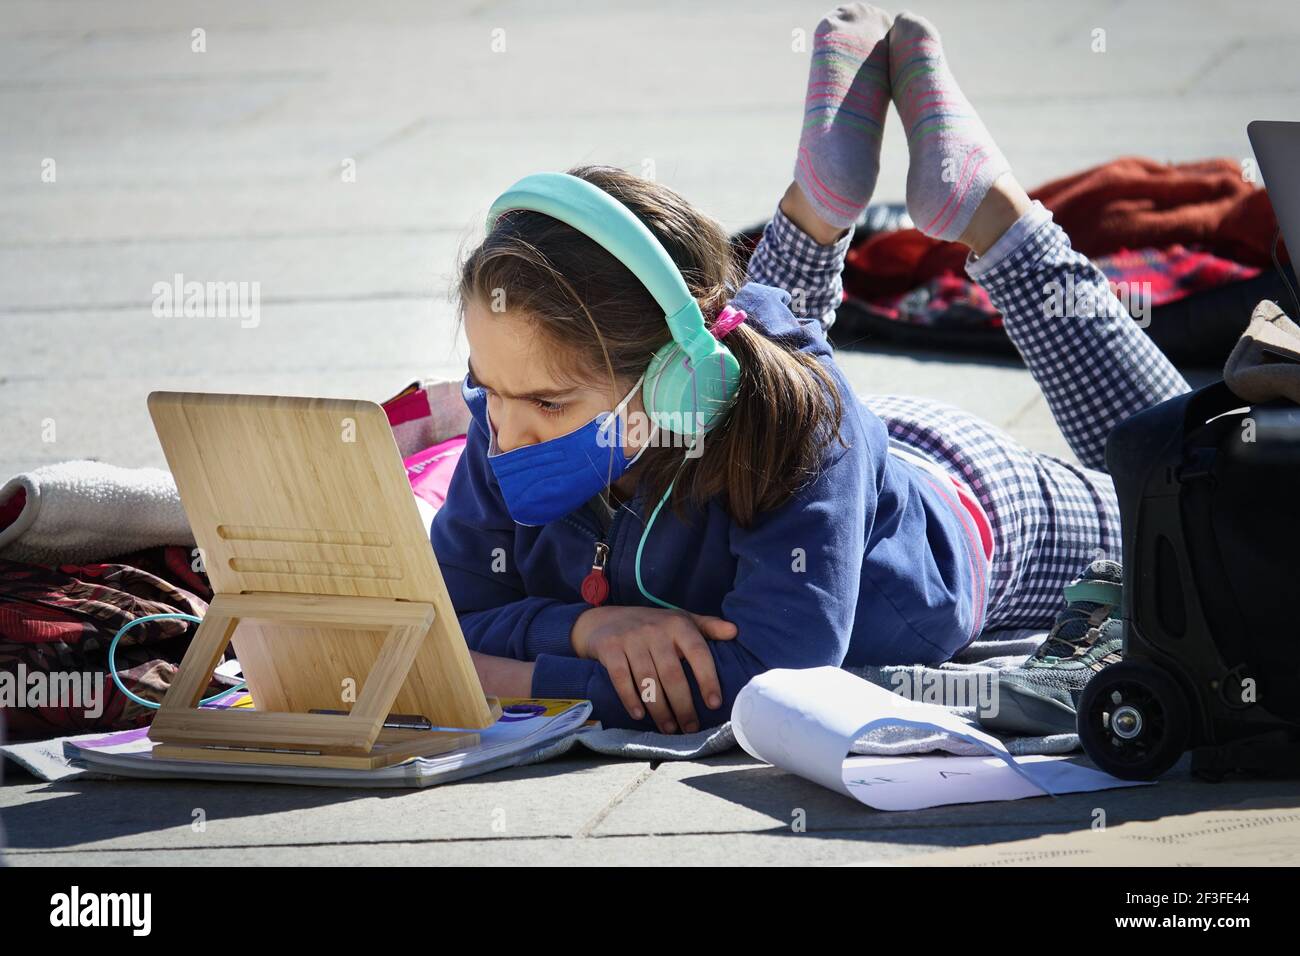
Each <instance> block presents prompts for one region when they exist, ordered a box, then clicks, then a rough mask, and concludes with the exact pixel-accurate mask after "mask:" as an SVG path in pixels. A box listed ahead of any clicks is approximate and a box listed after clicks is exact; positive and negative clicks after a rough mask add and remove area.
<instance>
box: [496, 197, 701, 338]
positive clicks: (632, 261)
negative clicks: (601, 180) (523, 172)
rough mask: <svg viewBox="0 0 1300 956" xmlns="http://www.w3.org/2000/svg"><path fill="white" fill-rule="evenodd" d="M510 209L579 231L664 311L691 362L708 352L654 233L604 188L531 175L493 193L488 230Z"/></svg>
mask: <svg viewBox="0 0 1300 956" xmlns="http://www.w3.org/2000/svg"><path fill="white" fill-rule="evenodd" d="M511 209H528V210H532V211H533V212H540V213H544V214H546V215H548V216H550V217H551V218H552V219H558V220H559V221H560V222H563V223H566V224H567V225H570V226H572V227H573V228H574V229H576V230H578V231H579V232H580V233H582V234H583V235H585V236H587V237H588V238H589V239H591V240H593V241H594V242H596V243H597V244H598V245H600V246H601V247H603V248H604V249H605V250H607V251H608V252H609V253H610V255H612V256H614V258H616V259H618V260H619V262H621V263H623V265H625V266H627V268H628V269H629V270H630V271H631V272H632V274H633V275H635V276H636V277H637V279H639V280H640V282H641V284H642V285H643V286H645V287H646V290H647V291H648V292H649V293H650V294H651V295H652V296H654V300H655V301H656V302H657V303H659V307H660V308H661V309H663V310H664V321H666V322H667V323H668V330H669V331H670V332H671V333H672V336H673V339H674V340H675V341H676V342H677V343H678V344H679V345H680V346H681V347H682V350H683V351H684V352H686V354H687V355H688V356H690V358H691V359H692V360H698V359H703V358H705V357H706V356H708V355H709V354H710V352H711V351H712V345H711V343H710V342H709V341H708V339H709V338H711V337H710V336H708V332H707V329H706V328H705V326H704V315H703V314H702V313H701V312H700V306H699V303H698V302H696V301H695V297H694V296H693V295H691V291H690V289H688V288H687V287H686V281H685V280H684V279H683V278H682V274H681V272H680V271H679V270H678V268H677V264H676V263H675V262H673V260H672V256H670V255H668V252H667V250H666V249H664V247H663V244H662V243H661V242H660V241H659V240H658V239H657V238H656V237H655V234H654V233H653V232H651V231H650V230H649V229H647V228H646V225H645V223H643V222H642V221H641V220H640V219H638V218H637V217H636V216H635V215H634V214H633V213H632V211H631V210H630V209H628V208H627V207H626V206H625V205H623V204H622V203H621V202H619V201H618V200H617V199H615V198H614V197H613V196H611V195H610V194H609V193H607V192H605V190H603V189H601V188H600V187H599V186H596V185H595V184H593V183H589V182H587V181H586V180H585V179H579V178H578V177H577V176H571V175H569V174H568V173H533V174H531V175H529V176H525V177H524V178H523V179H521V180H519V181H518V182H517V183H515V184H514V185H513V186H511V187H510V188H509V189H507V190H506V191H505V192H504V193H502V194H501V195H500V196H498V197H497V200H496V202H494V203H493V204H492V208H491V210H490V211H489V212H488V219H487V228H488V230H489V231H491V229H492V227H493V226H494V225H496V221H497V219H499V218H500V217H501V215H502V214H503V213H505V212H507V211H509V210H511Z"/></svg>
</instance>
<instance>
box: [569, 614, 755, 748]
mask: <svg viewBox="0 0 1300 956" xmlns="http://www.w3.org/2000/svg"><path fill="white" fill-rule="evenodd" d="M735 636H736V625H734V624H732V623H731V622H730V621H724V620H723V619H722V618H720V617H710V616H708V615H705V614H690V613H688V612H686V611H674V610H670V609H668V608H657V607H617V606H614V605H603V606H601V607H593V608H589V609H588V610H586V611H583V612H582V613H581V614H579V615H578V619H577V620H576V621H575V622H574V625H573V630H572V632H570V635H569V640H570V642H571V643H572V645H573V650H574V653H576V654H577V655H578V656H579V657H585V658H588V659H590V660H597V661H600V663H601V664H603V665H604V667H605V670H606V671H608V672H609V677H610V680H612V681H613V682H614V688H615V689H616V690H617V691H618V696H619V699H620V700H622V702H623V706H624V707H625V708H627V712H628V713H629V714H631V715H632V717H633V718H635V719H637V720H640V719H641V718H642V717H644V716H645V710H646V709H647V708H648V709H649V711H650V716H651V717H652V718H653V719H654V722H655V724H656V725H657V726H658V727H659V730H660V732H661V733H665V734H672V733H676V732H677V728H678V727H681V728H682V729H683V730H684V731H686V732H687V733H694V732H695V731H697V730H699V729H700V722H699V719H698V718H697V717H696V715H695V704H694V702H693V701H692V700H691V685H690V684H689V683H688V682H687V680H686V673H685V671H683V670H682V658H685V659H686V660H687V661H688V662H689V663H690V665H691V670H692V671H693V672H694V674H695V681H696V683H697V684H699V687H700V694H701V695H702V696H703V697H704V700H705V701H706V702H707V703H708V705H709V706H710V707H712V708H717V707H721V706H722V688H721V686H720V685H719V684H718V672H717V669H716V668H715V667H714V666H713V655H712V654H710V653H709V646H708V644H707V643H706V640H714V641H729V640H732V639H733V638H734V637H735ZM647 680H649V681H652V683H651V685H650V688H649V689H650V691H651V693H650V694H649V697H650V699H649V700H647V701H646V702H645V708H643V707H642V700H641V694H640V688H641V687H642V686H644V682H645V681H647Z"/></svg>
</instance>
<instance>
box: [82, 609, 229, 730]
mask: <svg viewBox="0 0 1300 956" xmlns="http://www.w3.org/2000/svg"><path fill="white" fill-rule="evenodd" d="M162 620H182V621H189V622H190V623H191V624H202V623H203V618H201V617H195V616H194V615H193V614H146V615H145V616H144V617H137V618H136V619H135V620H134V621H128V622H127V623H126V624H123V625H122V626H121V627H119V628H118V629H117V633H116V634H114V635H113V640H111V641H110V642H109V644H108V672H109V673H110V674H111V675H113V683H114V684H116V685H117V689H118V690H120V691H121V692H122V693H123V694H125V695H126V696H127V697H128V698H130V699H131V700H133V701H135V702H136V703H137V704H139V705H140V706H141V707H148V708H150V709H151V710H157V709H158V708H160V707H162V704H155V703H154V702H153V701H151V700H145V699H144V698H143V697H140V696H137V695H136V694H133V693H131V692H130V691H129V690H127V689H126V685H125V684H123V683H122V678H120V677H118V676H117V665H116V664H115V663H114V661H115V659H116V656H117V642H118V641H120V640H121V639H122V635H123V634H125V633H126V632H127V631H129V630H131V628H133V627H135V626H136V625H137V624H144V623H145V622H146V621H162ZM247 686H248V681H244V682H243V683H241V684H240V685H239V686H237V687H231V688H230V689H229V690H223V691H222V692H221V693H219V694H213V695H212V696H211V697H205V698H204V699H203V700H201V701H199V704H209V703H211V702H212V701H214V700H218V699H219V698H222V697H225V696H226V695H227V694H230V693H233V692H234V691H237V690H243V689H244V688H245V687H247Z"/></svg>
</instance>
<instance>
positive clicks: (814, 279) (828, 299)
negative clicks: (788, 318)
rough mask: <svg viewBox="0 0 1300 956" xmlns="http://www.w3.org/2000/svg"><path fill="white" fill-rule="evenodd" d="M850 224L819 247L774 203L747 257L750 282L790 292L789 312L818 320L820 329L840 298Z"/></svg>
mask: <svg viewBox="0 0 1300 956" xmlns="http://www.w3.org/2000/svg"><path fill="white" fill-rule="evenodd" d="M853 231H854V228H853V227H852V226H850V227H849V231H848V232H847V233H845V235H844V236H843V238H841V239H840V240H839V241H838V242H836V243H835V244H834V245H833V246H819V245H818V244H817V242H816V240H815V239H813V238H812V236H810V235H808V234H807V233H806V232H804V231H803V230H802V229H800V228H799V227H798V226H796V225H795V224H794V223H793V222H791V221H790V220H789V218H787V217H786V215H785V213H783V212H781V207H780V206H777V209H776V214H775V215H774V216H773V217H772V221H771V222H769V223H768V224H767V227H766V228H765V229H764V230H763V238H762V239H761V240H759V243H758V245H757V246H756V247H755V248H754V254H753V255H752V256H750V258H749V267H748V270H747V274H748V278H749V280H750V281H751V282H761V283H762V284H763V285H770V286H773V287H774V288H777V289H784V290H785V291H786V292H788V293H790V311H791V312H793V313H794V314H795V315H797V316H800V317H801V318H802V317H808V316H811V317H813V318H816V319H818V320H819V321H820V322H821V324H822V328H823V329H829V328H830V327H831V325H833V324H834V322H835V310H836V309H837V308H838V307H839V304H840V300H841V299H842V298H843V297H844V285H843V283H842V281H841V280H840V273H842V272H843V271H844V257H845V256H846V255H848V251H849V244H850V243H851V242H852V241H853Z"/></svg>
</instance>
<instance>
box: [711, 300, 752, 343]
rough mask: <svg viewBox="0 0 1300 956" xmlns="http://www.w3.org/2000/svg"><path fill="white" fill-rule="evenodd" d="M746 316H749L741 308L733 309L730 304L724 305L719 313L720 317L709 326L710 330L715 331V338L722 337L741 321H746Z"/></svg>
mask: <svg viewBox="0 0 1300 956" xmlns="http://www.w3.org/2000/svg"><path fill="white" fill-rule="evenodd" d="M746 318H747V316H746V315H745V313H744V312H743V311H741V310H740V309H733V308H732V307H731V306H729V305H724V306H723V307H722V311H721V312H719V313H718V317H717V318H716V319H714V320H713V325H711V326H710V327H709V331H710V332H712V333H713V337H714V338H715V339H720V338H722V337H723V336H724V335H726V334H727V333H728V332H730V331H731V330H732V329H734V328H735V327H736V326H738V325H739V324H740V323H741V322H744V321H745V319H746Z"/></svg>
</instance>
